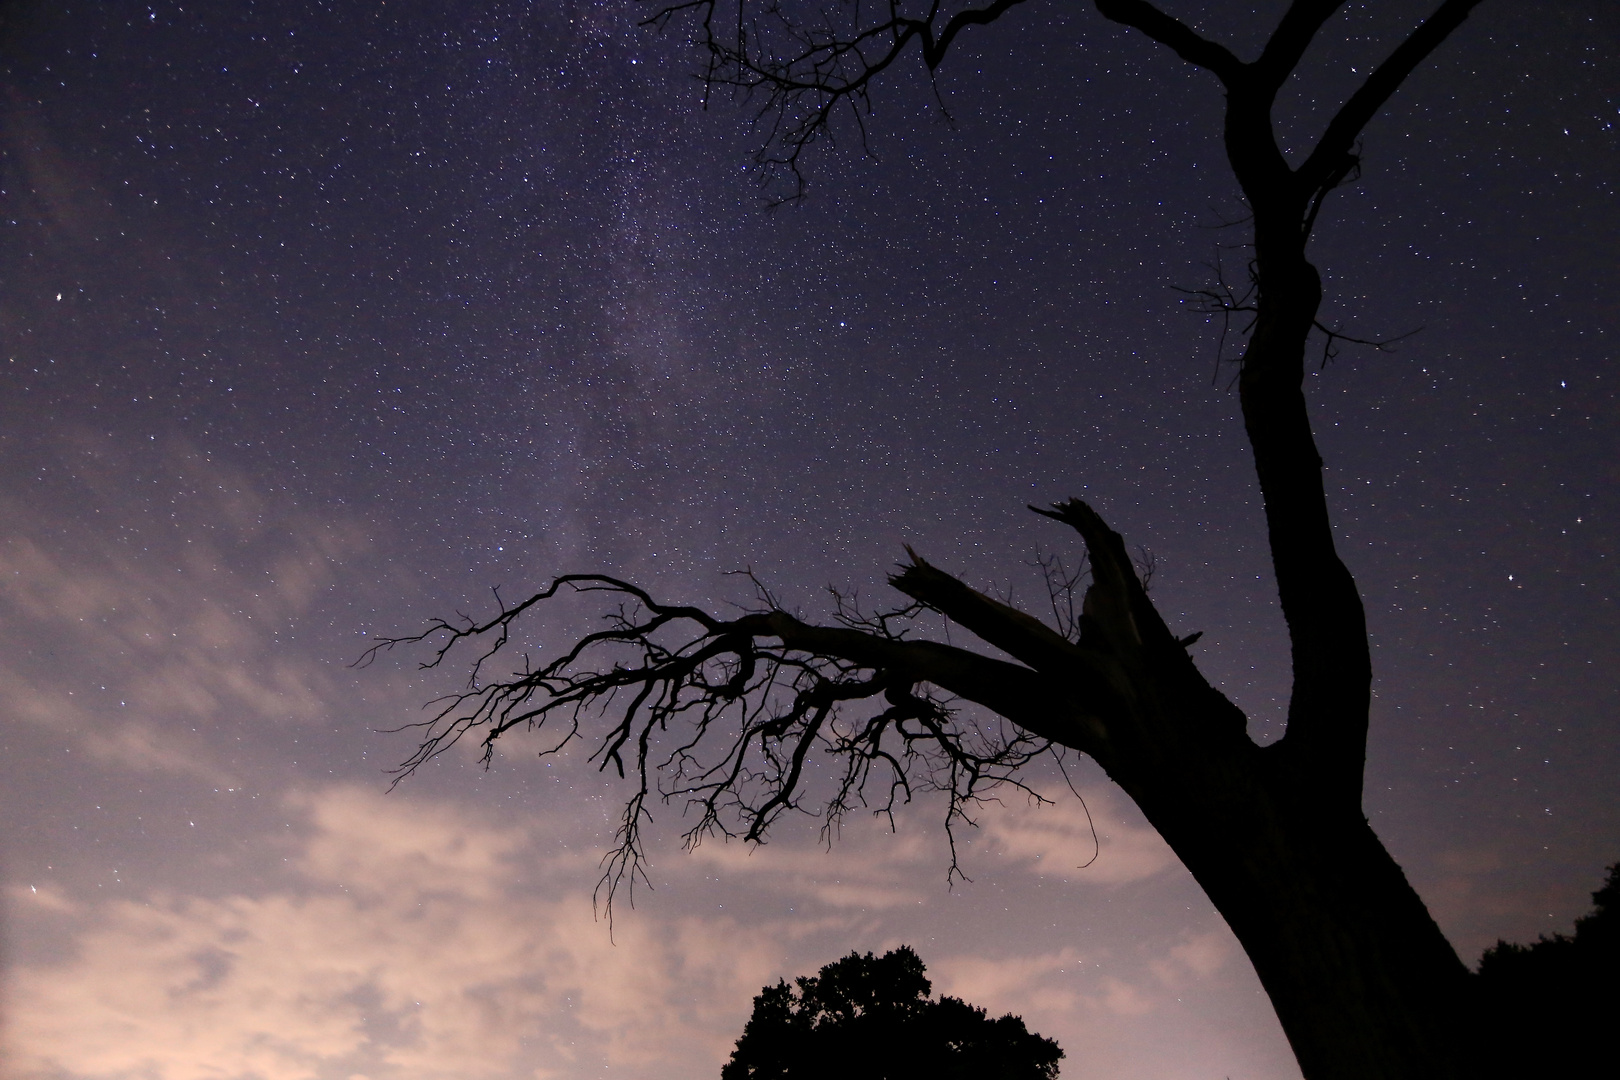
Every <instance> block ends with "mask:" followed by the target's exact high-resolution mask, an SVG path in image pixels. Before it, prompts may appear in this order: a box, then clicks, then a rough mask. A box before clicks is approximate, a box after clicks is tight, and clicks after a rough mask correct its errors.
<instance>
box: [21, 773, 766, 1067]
mask: <svg viewBox="0 0 1620 1080" xmlns="http://www.w3.org/2000/svg"><path fill="white" fill-rule="evenodd" d="M288 808H289V810H291V811H292V812H294V813H296V814H298V815H299V816H300V817H301V818H302V820H303V822H304V823H305V832H304V833H303V835H302V837H301V839H300V842H299V843H298V844H297V845H296V847H295V849H294V851H293V854H292V855H291V856H290V857H289V860H288V866H289V867H290V875H289V878H288V880H287V881H286V883H285V884H284V886H282V887H279V888H277V889H275V890H273V891H271V892H269V893H267V894H265V895H259V896H245V895H226V896H221V897H216V898H206V897H199V896H173V895H168V896H164V895H157V896H152V897H149V898H147V899H146V900H144V901H132V900H120V901H115V902H111V903H105V904H101V905H96V906H95V908H94V910H93V912H90V913H88V914H87V917H85V918H83V919H82V921H81V923H80V926H81V929H80V932H79V934H78V936H77V939H76V944H77V951H76V954H75V955H74V956H73V957H72V958H71V959H70V960H67V961H66V962H63V963H58V964H42V965H35V966H30V967H22V968H20V969H18V970H16V971H15V972H14V973H13V976H12V979H11V983H10V986H9V988H8V997H9V999H10V1000H9V1002H8V1012H9V1014H10V1033H9V1034H10V1038H11V1042H12V1056H13V1059H14V1064H15V1066H16V1068H17V1071H18V1075H20V1076H24V1077H29V1076H38V1077H45V1076H68V1077H82V1078H107V1080H122V1078H126V1077H128V1078H135V1077H140V1078H142V1080H218V1078H221V1077H254V1078H262V1080H325V1078H328V1077H348V1076H351V1075H354V1074H356V1073H360V1074H364V1075H366V1076H368V1077H371V1078H372V1080H381V1078H387V1077H405V1076H410V1077H413V1078H417V1077H419V1078H435V1077H450V1076H455V1077H480V1076H504V1075H516V1074H517V1073H518V1072H533V1071H535V1070H540V1071H541V1072H542V1073H543V1072H545V1071H547V1070H550V1071H557V1070H567V1071H580V1067H581V1066H583V1067H585V1068H586V1069H588V1070H589V1071H599V1070H600V1069H601V1068H602V1067H603V1066H611V1067H615V1068H649V1067H652V1066H654V1065H655V1064H659V1063H664V1064H674V1063H679V1062H696V1063H697V1067H696V1069H695V1070H694V1071H698V1072H704V1071H712V1069H713V1068H714V1067H716V1065H717V1063H718V1061H719V1060H721V1059H723V1057H724V1052H725V1050H726V1048H727V1042H728V1033H729V1037H730V1038H734V1037H735V1034H734V1033H735V1031H736V1030H737V1029H738V1028H740V1022H741V1012H742V1010H744V1009H745V1008H746V1003H747V1001H748V1000H749V998H750V996H751V995H752V993H754V992H755V991H757V989H758V987H759V986H760V985H762V984H763V983H764V982H766V981H768V979H769V977H770V975H771V973H772V971H773V970H774V967H775V963H776V957H777V956H778V952H779V950H778V949H777V948H776V947H775V944H774V941H773V938H774V936H775V935H774V934H773V932H772V930H771V928H770V927H768V926H756V927H743V926H740V925H739V924H738V923H737V922H736V920H734V919H732V918H730V917H721V916H717V915H716V916H704V917H701V918H700V917H691V916H687V917H671V918H663V919H659V918H649V917H642V916H640V915H637V916H636V917H631V918H622V919H621V920H620V922H619V925H618V928H617V933H616V937H617V944H614V943H613V942H612V941H610V939H609V937H608V934H607V930H606V927H605V926H604V925H603V924H601V923H599V922H596V921H595V920H594V919H593V916H592V909H591V904H590V900H589V898H588V897H587V896H586V895H585V894H584V893H583V892H580V891H577V890H576V889H574V888H573V887H572V885H571V884H565V885H564V887H562V888H559V889H555V890H552V891H551V892H549V893H547V892H544V891H541V892H535V891H532V890H530V891H525V890H524V889H523V888H522V885H521V883H522V880H523V878H524V876H525V873H526V871H527V867H526V858H525V857H526V853H527V852H528V851H529V849H530V844H529V838H528V837H527V836H526V834H525V832H524V830H521V829H517V828H512V827H504V826H499V825H492V824H489V823H488V822H485V821H483V820H481V819H478V818H476V817H473V816H471V815H468V814H466V813H465V812H462V811H458V810H456V809H454V808H453V807H450V806H448V805H444V804H434V803H426V802H407V801H406V800H405V799H403V798H398V797H384V796H381V795H377V794H374V793H371V792H367V791H362V790H359V789H355V788H350V787H337V788H332V789H328V790H324V791H319V792H306V793H302V794H299V795H296V796H294V797H292V798H291V799H289V801H288ZM13 899H14V902H15V903H14V910H15V911H16V912H17V914H18V916H19V917H28V916H29V915H30V914H31V912H30V911H29V910H28V908H27V903H26V902H32V903H34V904H36V905H37V909H36V910H37V913H38V914H40V915H44V914H46V913H62V912H73V911H76V910H79V909H80V908H82V907H83V905H82V902H79V901H75V900H73V899H71V898H69V897H67V896H65V895H62V894H60V893H59V892H46V893H43V894H41V893H35V892H34V891H33V890H27V891H26V892H25V893H23V894H19V893H17V891H16V890H14V895H13ZM514 1070H515V1071H514Z"/></svg>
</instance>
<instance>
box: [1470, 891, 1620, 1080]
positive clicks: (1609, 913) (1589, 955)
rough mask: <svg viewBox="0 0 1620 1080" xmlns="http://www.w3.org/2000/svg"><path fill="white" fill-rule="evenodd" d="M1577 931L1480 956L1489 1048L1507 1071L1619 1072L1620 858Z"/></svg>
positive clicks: (1571, 1074)
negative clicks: (1616, 1030)
mask: <svg viewBox="0 0 1620 1080" xmlns="http://www.w3.org/2000/svg"><path fill="white" fill-rule="evenodd" d="M1592 903H1593V904H1594V905H1595V906H1594V907H1593V909H1592V911H1591V913H1590V914H1588V915H1583V916H1582V917H1581V918H1579V919H1576V920H1575V933H1574V935H1573V936H1566V935H1564V934H1554V935H1553V936H1552V937H1550V938H1549V937H1546V936H1543V937H1542V938H1541V939H1540V940H1539V941H1536V942H1535V943H1533V944H1530V945H1514V944H1510V943H1508V942H1506V941H1498V942H1497V943H1496V944H1495V946H1493V947H1492V948H1490V949H1488V950H1486V952H1485V955H1484V956H1482V957H1480V961H1479V976H1478V979H1479V984H1480V989H1481V991H1482V994H1481V996H1482V999H1483V1001H1482V1004H1483V1007H1484V1010H1485V1012H1486V1014H1487V1015H1488V1016H1489V1017H1490V1019H1491V1021H1492V1023H1491V1026H1490V1028H1489V1029H1488V1030H1489V1031H1490V1035H1489V1036H1488V1041H1487V1048H1488V1050H1489V1053H1490V1055H1491V1057H1492V1059H1494V1060H1495V1061H1496V1062H1497V1072H1498V1074H1499V1075H1502V1076H1560V1077H1564V1076H1567V1077H1580V1076H1593V1077H1596V1076H1612V1075H1614V1073H1615V1071H1616V1069H1617V1068H1620V1064H1617V1062H1616V1054H1615V1044H1614V1031H1615V1025H1616V1023H1617V1022H1620V863H1616V864H1615V865H1613V866H1611V867H1609V876H1608V880H1607V881H1605V882H1604V884H1603V887H1602V888H1601V889H1599V890H1598V891H1597V892H1595V893H1593V894H1592Z"/></svg>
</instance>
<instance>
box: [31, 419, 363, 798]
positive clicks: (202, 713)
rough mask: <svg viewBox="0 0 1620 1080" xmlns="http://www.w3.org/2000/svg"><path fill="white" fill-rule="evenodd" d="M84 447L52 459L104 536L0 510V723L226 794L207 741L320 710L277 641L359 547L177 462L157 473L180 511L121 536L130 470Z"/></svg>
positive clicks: (201, 459)
mask: <svg viewBox="0 0 1620 1080" xmlns="http://www.w3.org/2000/svg"><path fill="white" fill-rule="evenodd" d="M87 438H88V437H81V438H78V439H73V438H67V439H65V442H66V443H67V446H66V448H65V449H64V451H63V453H64V456H65V457H66V458H67V459H68V460H69V461H71V462H72V464H73V466H74V467H75V468H76V469H78V475H79V477H80V479H81V480H82V481H83V485H82V486H83V488H84V489H85V490H83V491H82V492H81V493H80V494H82V496H83V499H84V501H85V502H86V503H87V504H90V505H89V509H92V510H97V509H99V508H106V509H109V511H116V512H110V513H109V514H108V515H107V518H108V520H112V519H117V520H119V521H120V523H121V524H120V527H119V528H118V529H116V530H110V531H106V532H102V531H98V530H96V529H95V528H94V527H93V526H92V527H89V528H86V527H85V526H84V524H83V517H84V515H81V517H80V519H79V520H78V521H77V523H76V524H75V526H74V527H72V528H69V527H67V526H66V525H65V523H64V521H59V520H54V519H52V518H51V516H50V514H49V512H48V511H45V510H43V509H42V508H40V507H30V508H28V512H26V513H24V512H22V511H23V509H24V508H23V507H21V506H20V505H16V504H14V503H13V504H7V503H0V517H3V518H4V519H5V520H6V521H7V522H8V524H9V528H8V530H7V531H6V532H5V533H4V534H0V615H3V616H4V617H3V618H0V627H3V630H0V635H3V637H0V640H3V642H4V645H5V647H4V648H3V649H0V709H3V710H4V712H5V713H6V714H7V715H9V716H11V717H13V718H15V719H18V720H22V721H27V722H31V723H33V724H35V725H37V726H39V727H40V728H43V729H48V730H49V731H51V732H52V733H53V734H56V735H59V736H66V737H67V738H69V739H71V740H73V741H75V742H76V743H78V744H79V746H80V747H81V748H82V749H83V750H86V751H88V752H89V753H90V754H91V755H92V757H93V758H94V759H95V760H97V761H98V762H101V763H103V764H108V765H115V766H121V767H125V768H129V769H133V770H137V771H141V772H152V771H158V772H168V773H175V774H190V775H193V776H196V777H199V778H201V779H204V780H207V781H209V782H210V783H213V784H222V785H224V786H236V783H237V781H236V779H235V778H234V777H233V770H231V769H230V768H229V767H228V766H227V765H226V764H225V763H224V762H223V761H222V760H221V759H220V757H219V756H218V755H217V754H216V753H215V752H212V751H211V750H210V749H209V747H208V739H207V737H206V732H207V731H208V730H209V729H211V728H217V727H218V726H220V725H222V724H224V725H229V724H243V723H245V724H262V723H265V722H269V723H282V722H286V721H288V720H293V721H300V720H308V719H310V718H312V717H314V716H317V715H319V714H320V713H321V712H322V711H323V710H324V709H325V707H326V706H325V704H324V703H325V702H326V701H329V700H330V699H331V697H332V696H333V695H332V693H331V688H330V685H329V679H328V677H327V676H326V675H325V674H324V671H323V669H320V668H316V667H314V666H312V665H311V664H310V663H309V662H308V661H307V660H306V659H304V658H303V657H302V656H301V655H299V654H298V653H296V652H295V651H293V650H290V649H288V648H287V647H285V646H284V645H283V640H284V638H285V636H286V634H287V632H288V630H289V628H290V627H292V626H294V625H295V624H296V622H297V620H298V619H299V618H300V617H302V616H305V615H307V614H309V613H310V611H311V609H312V608H313V606H314V605H315V604H316V602H317V600H318V599H319V597H320V596H321V595H322V594H323V593H324V591H325V590H326V589H327V588H328V587H329V586H330V585H331V584H332V583H333V582H334V581H335V579H336V574H337V569H338V566H339V565H340V563H341V562H342V560H343V559H344V558H346V557H347V556H349V555H352V554H354V553H356V552H358V551H360V550H362V549H363V548H364V547H365V546H366V540H365V538H364V535H363V534H362V533H361V532H360V530H359V529H358V528H357V527H356V526H355V525H353V524H352V523H345V522H343V521H337V520H323V519H320V518H318V517H316V516H314V515H310V514H307V513H305V512H302V511H300V510H298V509H297V508H295V507H291V506H283V505H277V504H274V503H272V502H271V501H269V500H266V499H264V498H261V497H260V496H258V495H256V494H254V493H253V491H252V489H251V485H249V484H248V483H246V482H245V481H244V480H243V479H242V478H240V477H238V476H235V475H234V474H232V473H231V472H230V470H228V469H226V468H224V467H222V466H220V465H218V464H217V463H214V462H212V461H211V460H209V459H207V458H206V457H205V456H203V455H200V454H197V453H195V452H192V451H190V450H189V449H188V448H186V447H184V446H177V447H175V448H173V449H172V450H171V451H170V452H168V453H166V454H165V455H163V459H162V466H163V468H164V469H166V470H167V471H168V472H169V474H170V475H171V477H172V484H173V495H172V498H171V499H170V505H171V506H172V505H180V506H181V507H182V509H181V510H180V511H176V512H174V513H173V514H172V520H171V519H170V517H169V516H165V520H163V521H161V522H152V521H142V520H140V518H139V515H136V516H135V517H134V519H133V521H132V519H131V514H133V513H134V512H133V511H131V509H130V508H129V507H126V506H121V505H119V500H120V499H121V498H122V497H123V496H122V495H121V491H122V489H124V488H127V487H128V475H129V473H130V472H131V471H132V467H131V466H130V465H129V463H128V462H122V463H121V462H120V461H118V460H110V459H117V457H118V455H117V454H114V453H113V452H112V451H110V450H107V449H106V448H105V447H101V446H100V445H99V444H95V443H93V442H88V443H87V441H86V440H87ZM103 504H104V506H103ZM79 509H81V510H83V509H85V508H84V507H80V508H79ZM148 512H149V508H148ZM90 520H92V521H93V520H96V518H95V517H94V516H93V515H90ZM132 536H133V537H135V538H136V541H137V542H131V537H132Z"/></svg>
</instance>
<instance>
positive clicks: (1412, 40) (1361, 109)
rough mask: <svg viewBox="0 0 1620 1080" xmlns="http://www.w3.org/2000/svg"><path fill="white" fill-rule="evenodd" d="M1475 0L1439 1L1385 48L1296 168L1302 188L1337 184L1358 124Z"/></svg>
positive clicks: (1349, 158)
mask: <svg viewBox="0 0 1620 1080" xmlns="http://www.w3.org/2000/svg"><path fill="white" fill-rule="evenodd" d="M1479 2H1480V0H1445V2H1444V3H1442V4H1441V5H1440V7H1439V8H1438V9H1436V10H1435V13H1434V14H1433V15H1431V16H1429V17H1428V18H1427V19H1425V20H1424V22H1423V24H1422V25H1421V26H1419V27H1418V28H1417V29H1416V30H1414V31H1412V33H1411V35H1410V36H1408V37H1407V39H1406V40H1405V41H1403V42H1401V44H1400V45H1399V46H1397V47H1396V49H1395V51H1394V52H1392V53H1390V55H1389V58H1388V59H1386V60H1385V61H1384V62H1383V63H1382V64H1380V65H1378V67H1377V68H1376V69H1375V70H1374V71H1373V73H1372V74H1371V75H1369V76H1367V81H1366V82H1364V83H1362V84H1361V88H1360V89H1358V90H1357V91H1356V92H1355V93H1354V94H1352V95H1350V100H1349V101H1347V102H1345V103H1344V106H1343V108H1341V109H1340V110H1339V112H1338V114H1337V115H1336V116H1334V117H1333V120H1332V121H1331V122H1330V123H1329V124H1328V126H1327V130H1326V131H1325V132H1323V133H1322V138H1321V141H1319V142H1318V143H1317V144H1316V149H1314V150H1312V151H1311V156H1310V157H1309V158H1307V159H1306V160H1305V164H1303V165H1301V166H1300V168H1299V173H1298V176H1299V181H1300V183H1301V184H1303V185H1304V188H1305V190H1306V191H1308V192H1324V191H1327V190H1331V189H1332V188H1333V187H1334V186H1336V185H1337V184H1338V183H1340V182H1341V181H1342V180H1343V179H1344V177H1345V176H1346V175H1348V174H1349V172H1350V169H1351V168H1352V167H1353V164H1354V156H1355V155H1354V154H1353V153H1352V152H1351V147H1352V145H1353V144H1354V143H1355V141H1356V139H1357V138H1358V137H1359V136H1360V135H1361V131H1362V129H1363V128H1365V127H1366V126H1367V124H1368V123H1370V122H1371V121H1372V118H1373V117H1374V116H1376V115H1377V114H1378V110H1379V109H1381V108H1383V106H1384V102H1386V101H1388V100H1389V99H1390V96H1391V95H1392V94H1394V93H1395V91H1396V90H1398V89H1399V88H1400V85H1401V83H1403V82H1405V81H1406V77H1407V76H1408V75H1410V74H1412V72H1413V70H1415V69H1416V68H1417V66H1418V65H1419V64H1421V63H1422V62H1423V61H1424V60H1425V59H1427V58H1428V56H1429V54H1430V53H1432V52H1434V50H1435V49H1437V48H1439V47H1440V43H1441V42H1443V41H1445V40H1446V38H1447V37H1449V36H1450V34H1451V32H1452V31H1453V30H1455V29H1457V27H1459V26H1461V25H1462V23H1463V20H1464V19H1466V18H1468V14H1469V12H1471V11H1473V10H1474V8H1475V6H1476V5H1478V4H1479Z"/></svg>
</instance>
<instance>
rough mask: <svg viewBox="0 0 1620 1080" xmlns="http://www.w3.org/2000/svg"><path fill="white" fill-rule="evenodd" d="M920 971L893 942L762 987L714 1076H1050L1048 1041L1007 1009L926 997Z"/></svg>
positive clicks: (754, 1079)
mask: <svg viewBox="0 0 1620 1080" xmlns="http://www.w3.org/2000/svg"><path fill="white" fill-rule="evenodd" d="M924 971H925V968H924V967H923V962H922V960H920V959H918V957H917V954H916V953H915V952H913V951H912V950H911V948H910V947H909V946H905V945H902V946H900V948H898V949H895V950H893V951H891V952H887V953H884V954H883V955H882V956H880V957H874V956H873V955H872V954H871V953H867V954H866V955H865V956H862V955H861V954H860V953H850V954H849V955H848V956H846V957H844V958H843V959H842V960H835V961H833V962H832V963H830V964H828V965H827V966H826V967H824V968H822V969H821V971H820V973H819V974H816V975H811V976H800V977H799V978H797V979H795V980H794V984H795V985H794V986H792V987H790V986H788V984H787V983H786V982H782V981H778V982H777V984H776V985H775V986H767V987H765V988H764V989H762V990H761V991H760V993H759V996H758V997H756V998H754V1013H753V1015H752V1016H751V1017H749V1020H748V1026H747V1027H745V1028H744V1029H743V1033H742V1037H741V1038H740V1039H738V1040H737V1049H736V1050H734V1051H733V1052H732V1055H731V1060H730V1061H729V1062H728V1063H727V1064H726V1066H725V1068H724V1069H722V1070H721V1071H720V1078H721V1080H822V1078H824V1077H829V1076H842V1077H847V1078H848V1080H912V1078H917V1080H924V1078H926V1080H957V1078H961V1080H967V1078H968V1077H973V1078H974V1080H981V1078H983V1080H1055V1078H1056V1077H1057V1074H1058V1060H1059V1059H1060V1058H1062V1057H1063V1051H1062V1049H1061V1048H1059V1046H1058V1044H1057V1043H1055V1042H1053V1041H1052V1040H1051V1039H1047V1038H1043V1037H1041V1036H1040V1035H1036V1034H1033V1033H1032V1032H1030V1031H1029V1030H1028V1029H1027V1028H1025V1027H1024V1021H1023V1020H1022V1019H1021V1018H1019V1017H1017V1016H1013V1015H1012V1014H1010V1013H1009V1014H1008V1015H1006V1016H1003V1017H1001V1018H999V1019H996V1020H992V1019H990V1018H989V1016H987V1015H986V1014H985V1011H984V1010H983V1009H980V1008H977V1007H975V1006H972V1005H969V1004H968V1003H967V1002H965V1001H962V1000H961V999H960V998H953V997H942V998H940V999H939V1000H937V1001H935V1000H931V999H930V998H929V996H928V994H929V991H930V989H931V986H930V984H929V982H928V979H927V977H926V976H925V975H924V974H923V972H924Z"/></svg>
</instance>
